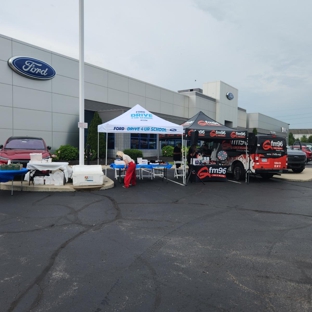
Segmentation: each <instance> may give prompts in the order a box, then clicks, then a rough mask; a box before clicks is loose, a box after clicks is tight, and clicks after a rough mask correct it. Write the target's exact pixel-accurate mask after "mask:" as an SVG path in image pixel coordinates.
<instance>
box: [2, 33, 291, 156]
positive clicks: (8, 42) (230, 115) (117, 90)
mask: <svg viewBox="0 0 312 312" xmlns="http://www.w3.org/2000/svg"><path fill="white" fill-rule="evenodd" d="M0 46H1V49H0V92H1V95H2V96H1V101H0V143H1V144H3V143H4V142H5V140H6V139H7V138H8V137H10V136H12V135H23V136H24V135H27V136H39V137H42V138H44V140H45V141H46V143H47V145H50V146H52V150H53V149H54V150H55V149H57V148H58V147H60V146H61V145H64V144H71V145H73V146H77V147H78V144H79V132H78V121H79V61H78V60H76V59H73V58H70V57H67V56H64V55H60V54H58V53H55V52H52V51H48V50H46V49H42V48H40V47H37V46H34V45H31V44H28V43H25V42H21V41H18V40H15V39H13V38H9V37H6V36H3V35H0ZM14 56H28V57H32V58H35V59H38V60H41V61H44V62H46V63H47V64H49V65H51V66H52V67H53V68H54V69H55V71H56V75H55V77H54V78H53V79H51V80H43V81H41V80H35V79H29V78H27V77H24V76H21V75H19V74H18V73H16V72H15V71H13V70H12V69H11V68H10V67H9V66H8V60H9V59H10V58H12V57H14ZM84 88H85V110H86V112H88V111H89V112H94V111H98V112H99V114H100V116H101V118H102V121H103V122H106V121H108V120H110V119H112V118H114V117H116V116H118V115H120V114H121V113H122V112H124V111H125V110H127V109H129V108H131V107H133V106H134V105H136V104H140V105H141V106H143V107H144V108H146V109H147V110H149V111H151V112H153V113H155V114H156V115H158V116H160V117H161V118H164V119H166V120H169V121H171V122H174V123H177V124H182V123H183V122H184V121H185V120H187V119H189V118H190V117H192V116H194V115H195V114H196V113H198V111H203V112H204V113H205V114H206V115H208V116H209V117H211V118H213V119H215V120H217V121H218V122H220V123H222V124H225V125H227V126H230V127H234V128H244V129H246V128H249V129H251V131H252V128H254V127H255V126H256V127H259V129H260V128H261V129H265V130H267V131H270V130H272V131H276V130H278V129H282V128H286V130H287V131H288V124H287V123H283V122H281V121H277V120H273V119H272V118H271V119H270V117H268V116H264V115H260V114H258V115H257V116H255V115H252V116H251V117H249V114H248V113H247V112H246V110H244V109H242V108H239V107H238V90H237V89H236V88H234V87H232V86H230V85H228V84H226V83H224V82H222V81H216V82H208V83H205V84H204V85H203V89H188V90H182V91H179V92H175V91H171V90H168V89H165V88H162V87H159V86H155V85H152V84H150V83H148V82H144V81H140V80H138V79H134V78H131V77H127V76H124V75H122V74H119V73H115V72H112V71H109V70H107V69H104V68H100V67H98V66H95V65H92V64H87V63H86V64H85V81H84ZM229 94H231V96H233V97H232V98H230V97H229V96H228V95H229ZM255 118H258V121H257V122H255ZM262 119H263V122H262V121H261V120H262ZM269 119H270V120H271V122H265V120H269ZM277 124H278V125H277ZM287 131H286V132H287ZM277 132H281V133H284V134H285V132H282V131H277ZM128 136H129V135H128ZM129 146H130V136H129V137H128V138H127V137H126V138H125V137H121V136H120V135H118V136H117V135H116V137H115V148H114V149H123V148H128V147H129ZM144 155H145V156H154V155H156V151H155V150H148V151H145V153H144Z"/></svg>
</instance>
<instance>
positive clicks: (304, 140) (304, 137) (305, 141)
mask: <svg viewBox="0 0 312 312" xmlns="http://www.w3.org/2000/svg"><path fill="white" fill-rule="evenodd" d="M300 141H301V142H304V143H307V142H308V138H307V136H306V135H305V134H304V135H303V136H302V137H301V139H300Z"/></svg>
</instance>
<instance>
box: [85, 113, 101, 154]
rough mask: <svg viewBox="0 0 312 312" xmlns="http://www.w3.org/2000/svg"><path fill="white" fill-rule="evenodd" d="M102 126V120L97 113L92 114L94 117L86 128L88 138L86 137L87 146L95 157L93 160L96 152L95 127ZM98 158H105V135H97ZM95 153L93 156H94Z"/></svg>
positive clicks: (96, 132) (96, 133)
mask: <svg viewBox="0 0 312 312" xmlns="http://www.w3.org/2000/svg"><path fill="white" fill-rule="evenodd" d="M100 124H102V119H101V117H100V115H99V113H98V112H95V113H94V116H93V118H92V120H91V123H90V125H89V128H88V136H87V142H86V143H87V145H89V146H90V149H91V150H92V151H93V153H92V156H93V155H95V156H94V157H95V158H94V159H96V158H97V157H96V156H97V151H98V131H97V127H98V125H100ZM99 144H100V147H99V154H100V155H99V158H101V157H103V158H104V157H105V152H106V142H105V134H104V133H99ZM94 153H95V154H94Z"/></svg>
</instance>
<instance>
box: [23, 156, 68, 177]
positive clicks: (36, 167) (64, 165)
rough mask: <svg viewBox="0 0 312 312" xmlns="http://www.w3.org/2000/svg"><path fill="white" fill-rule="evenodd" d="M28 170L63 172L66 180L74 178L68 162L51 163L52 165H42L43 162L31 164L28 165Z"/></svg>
mask: <svg viewBox="0 0 312 312" xmlns="http://www.w3.org/2000/svg"><path fill="white" fill-rule="evenodd" d="M27 169H29V170H40V171H44V170H51V171H55V170H59V169H60V170H62V171H63V172H64V176H65V180H66V182H67V181H68V178H72V176H73V169H72V168H71V167H69V166H68V162H51V163H48V162H47V163H42V162H33V161H32V162H29V163H28V164H27Z"/></svg>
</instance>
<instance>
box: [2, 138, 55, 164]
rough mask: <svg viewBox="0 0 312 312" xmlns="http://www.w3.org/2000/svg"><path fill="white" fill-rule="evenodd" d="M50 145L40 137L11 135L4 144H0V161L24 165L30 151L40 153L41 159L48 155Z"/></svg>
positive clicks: (46, 157) (27, 160)
mask: <svg viewBox="0 0 312 312" xmlns="http://www.w3.org/2000/svg"><path fill="white" fill-rule="evenodd" d="M50 149H51V147H50V146H47V145H46V143H45V141H44V140H43V139H42V138H35V137H22V136H12V137H10V138H8V139H7V141H6V142H5V144H4V145H0V163H2V164H5V163H8V161H9V160H10V161H11V163H20V164H23V166H24V167H26V164H27V163H28V162H29V160H30V153H41V154H42V159H48V158H49V157H50V152H49V151H50Z"/></svg>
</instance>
